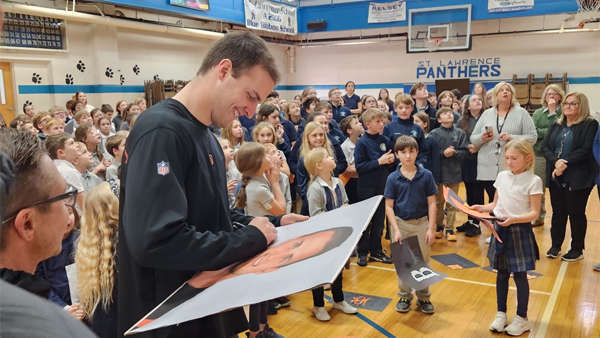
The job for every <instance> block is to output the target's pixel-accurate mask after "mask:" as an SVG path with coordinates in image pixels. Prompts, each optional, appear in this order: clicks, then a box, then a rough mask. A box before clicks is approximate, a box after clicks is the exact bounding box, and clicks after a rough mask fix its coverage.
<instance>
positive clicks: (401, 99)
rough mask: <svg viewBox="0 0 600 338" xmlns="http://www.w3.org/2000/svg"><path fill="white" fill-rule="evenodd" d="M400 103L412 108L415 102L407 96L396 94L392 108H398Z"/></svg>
mask: <svg viewBox="0 0 600 338" xmlns="http://www.w3.org/2000/svg"><path fill="white" fill-rule="evenodd" d="M400 103H402V104H405V105H407V106H413V107H414V105H415V100H413V98H412V97H411V96H410V95H408V94H404V93H398V94H396V97H394V108H398V107H399V106H400Z"/></svg>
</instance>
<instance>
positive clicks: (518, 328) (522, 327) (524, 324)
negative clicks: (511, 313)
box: [506, 316, 531, 336]
mask: <svg viewBox="0 0 600 338" xmlns="http://www.w3.org/2000/svg"><path fill="white" fill-rule="evenodd" d="M529 330H531V326H530V325H529V321H528V320H527V318H523V317H521V316H515V318H513V320H512V323H510V325H508V326H507V327H506V333H507V334H508V335H510V336H520V335H522V334H523V333H525V332H527V331H529Z"/></svg>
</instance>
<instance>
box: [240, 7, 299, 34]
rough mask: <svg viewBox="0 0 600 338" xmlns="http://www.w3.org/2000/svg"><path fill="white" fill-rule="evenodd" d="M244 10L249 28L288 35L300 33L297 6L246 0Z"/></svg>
mask: <svg viewBox="0 0 600 338" xmlns="http://www.w3.org/2000/svg"><path fill="white" fill-rule="evenodd" d="M244 12H245V14H246V27H248V28H253V29H260V30H263V31H269V32H275V33H283V34H288V35H296V34H298V14H297V13H298V11H297V8H296V7H292V6H287V5H280V4H276V3H273V2H270V1H266V0H244Z"/></svg>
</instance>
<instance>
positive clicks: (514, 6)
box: [488, 0, 534, 13]
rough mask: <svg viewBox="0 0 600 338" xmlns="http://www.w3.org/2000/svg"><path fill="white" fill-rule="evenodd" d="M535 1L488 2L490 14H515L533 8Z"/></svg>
mask: <svg viewBox="0 0 600 338" xmlns="http://www.w3.org/2000/svg"><path fill="white" fill-rule="evenodd" d="M533 1H534V0H488V12H490V13H497V12H514V11H522V10H526V9H532V8H533Z"/></svg>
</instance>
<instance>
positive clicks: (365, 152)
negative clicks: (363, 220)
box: [354, 108, 394, 266]
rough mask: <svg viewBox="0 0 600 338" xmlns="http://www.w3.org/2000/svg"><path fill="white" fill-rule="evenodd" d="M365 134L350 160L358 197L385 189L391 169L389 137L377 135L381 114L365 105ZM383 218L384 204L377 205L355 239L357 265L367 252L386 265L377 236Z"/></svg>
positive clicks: (379, 130)
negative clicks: (356, 174) (356, 178)
mask: <svg viewBox="0 0 600 338" xmlns="http://www.w3.org/2000/svg"><path fill="white" fill-rule="evenodd" d="M362 119H363V123H364V124H365V125H366V127H367V131H366V133H365V134H364V135H363V136H361V137H360V139H359V140H358V142H357V143H356V148H355V149H354V162H355V166H356V171H358V197H359V200H361V201H362V200H365V199H367V198H370V197H373V196H377V195H381V194H383V191H384V190H385V181H386V179H387V176H388V174H389V173H390V171H392V170H393V169H394V154H393V153H392V147H391V143H390V140H389V139H388V138H387V137H385V136H383V135H381V131H382V130H383V125H384V119H385V113H384V112H382V111H380V110H379V109H376V108H369V109H367V110H366V111H365V112H364V113H363V114H362ZM384 220H385V206H384V205H383V203H381V204H380V205H379V207H378V208H377V210H376V211H375V214H374V215H373V218H372V219H371V222H370V223H369V225H368V227H367V229H366V230H365V231H364V232H363V234H362V237H361V238H360V241H359V242H358V262H357V263H358V265H359V266H366V265H367V255H368V254H369V253H370V254H371V257H370V258H371V260H372V261H377V262H382V263H387V264H390V263H391V262H392V260H391V259H390V257H388V256H386V255H385V254H384V253H383V249H382V248H381V235H382V233H383V222H384Z"/></svg>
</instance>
